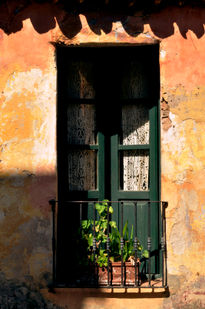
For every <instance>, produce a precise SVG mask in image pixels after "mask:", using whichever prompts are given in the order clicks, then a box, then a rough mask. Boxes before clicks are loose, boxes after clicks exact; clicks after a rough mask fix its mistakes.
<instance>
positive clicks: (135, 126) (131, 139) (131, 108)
mask: <svg viewBox="0 0 205 309" xmlns="http://www.w3.org/2000/svg"><path fill="white" fill-rule="evenodd" d="M121 143H122V144H123V145H142V144H143V145H144V144H149V110H148V108H147V107H146V106H143V105H142V104H141V105H139V104H138V105H134V104H133V105H132V104H129V105H124V106H122V137H121Z"/></svg>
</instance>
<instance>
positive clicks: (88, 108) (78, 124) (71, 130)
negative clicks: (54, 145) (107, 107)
mask: <svg viewBox="0 0 205 309" xmlns="http://www.w3.org/2000/svg"><path fill="white" fill-rule="evenodd" d="M67 119H68V126H67V128H68V143H69V144H74V145H94V144H96V110H95V105H94V104H69V105H68V118H67Z"/></svg>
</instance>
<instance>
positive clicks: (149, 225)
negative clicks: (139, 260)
mask: <svg viewBox="0 0 205 309" xmlns="http://www.w3.org/2000/svg"><path fill="white" fill-rule="evenodd" d="M151 243H152V241H151V210H150V202H148V237H147V250H148V252H149V259H148V276H149V286H151Z"/></svg>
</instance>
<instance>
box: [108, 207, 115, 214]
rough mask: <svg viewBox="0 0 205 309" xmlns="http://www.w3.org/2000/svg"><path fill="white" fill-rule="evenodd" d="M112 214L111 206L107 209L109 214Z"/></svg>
mask: <svg viewBox="0 0 205 309" xmlns="http://www.w3.org/2000/svg"><path fill="white" fill-rule="evenodd" d="M113 212H114V210H113V208H112V206H110V207H109V213H110V214H112V213H113Z"/></svg>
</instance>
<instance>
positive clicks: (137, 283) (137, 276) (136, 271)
mask: <svg viewBox="0 0 205 309" xmlns="http://www.w3.org/2000/svg"><path fill="white" fill-rule="evenodd" d="M134 217H135V221H134V235H135V237H134V252H135V286H137V285H139V267H138V266H139V265H138V261H137V243H138V241H137V202H135V203H134Z"/></svg>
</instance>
